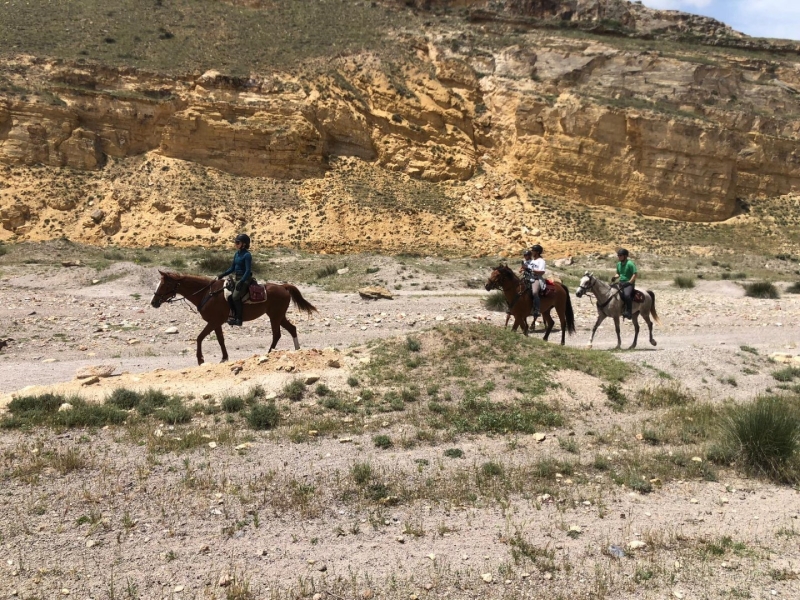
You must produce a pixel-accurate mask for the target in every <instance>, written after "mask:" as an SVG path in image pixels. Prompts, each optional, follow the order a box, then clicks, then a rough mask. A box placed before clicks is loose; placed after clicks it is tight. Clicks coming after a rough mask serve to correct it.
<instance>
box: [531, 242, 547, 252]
mask: <svg viewBox="0 0 800 600" xmlns="http://www.w3.org/2000/svg"><path fill="white" fill-rule="evenodd" d="M531 252H538V253H539V254H544V248H542V247H541V246H540V245H539V244H534V245H533V246H531Z"/></svg>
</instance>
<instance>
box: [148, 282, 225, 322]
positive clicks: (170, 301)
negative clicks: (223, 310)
mask: <svg viewBox="0 0 800 600" xmlns="http://www.w3.org/2000/svg"><path fill="white" fill-rule="evenodd" d="M173 281H175V289H174V290H172V293H174V294H175V296H173V297H172V298H170V299H169V300H162V301H161V303H162V304H172V303H173V302H178V301H181V302H183V303H184V304H185V305H186V306H187V307H188V308H189V310H190V311H192V312H193V313H197V314H200V310H199V309H198V308H195V306H194V305H193V304H192V303H191V302H190V301H189V300H187V296H186V295H185V294H181V293H180V292H178V286H179V285H180V284H181V282H180V281H177V280H173ZM216 281H217V280H216V279H213V280H212V281H211V283H209V284H208V285H207V286H205V287H202V288H200V289H199V290H196V291H194V292H192V293H191V294H189V296H188V297H192V296H196V295H197V294H199V293H200V292H203V291H205V290H207V289H208V288H210V287H211V286H212V285H214V283H215V282H216ZM223 289H224V288H223ZM219 291H221V290H218V291H217V292H211V293H210V294H209V299H210V297H211V296H212V295H214V294H215V293H219ZM178 295H180V298H179V297H178ZM206 302H208V301H206ZM206 302H201V303H200V308H202V307H203V306H205V304H206Z"/></svg>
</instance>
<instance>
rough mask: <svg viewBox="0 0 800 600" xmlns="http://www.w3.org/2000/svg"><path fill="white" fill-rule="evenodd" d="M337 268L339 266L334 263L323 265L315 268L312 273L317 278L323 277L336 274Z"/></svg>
mask: <svg viewBox="0 0 800 600" xmlns="http://www.w3.org/2000/svg"><path fill="white" fill-rule="evenodd" d="M338 270H339V267H337V266H336V265H325V266H324V267H322V268H321V269H317V271H316V272H315V273H314V276H315V277H316V278H317V279H324V278H325V277H330V276H331V275H336V272H337V271H338Z"/></svg>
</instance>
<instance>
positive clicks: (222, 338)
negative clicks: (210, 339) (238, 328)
mask: <svg viewBox="0 0 800 600" xmlns="http://www.w3.org/2000/svg"><path fill="white" fill-rule="evenodd" d="M214 333H215V334H216V335H217V341H218V342H219V347H220V349H221V350H222V360H221V361H219V362H228V350H227V349H226V348H225V336H224V335H223V334H222V325H217V326H216V327H214Z"/></svg>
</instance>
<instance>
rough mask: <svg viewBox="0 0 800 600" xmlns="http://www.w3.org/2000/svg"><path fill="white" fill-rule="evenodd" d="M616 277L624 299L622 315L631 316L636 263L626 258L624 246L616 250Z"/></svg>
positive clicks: (626, 317)
mask: <svg viewBox="0 0 800 600" xmlns="http://www.w3.org/2000/svg"><path fill="white" fill-rule="evenodd" d="M617 260H618V261H619V262H617V277H618V278H619V290H620V292H621V293H622V299H623V300H624V301H625V312H623V313H622V316H623V317H624V318H625V319H630V318H631V311H632V310H633V292H634V289H635V288H634V284H635V282H636V265H635V264H633V261H632V260H630V259H629V258H628V251H627V250H626V249H625V248H620V249H619V250H617Z"/></svg>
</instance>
